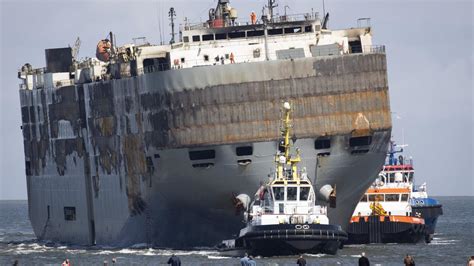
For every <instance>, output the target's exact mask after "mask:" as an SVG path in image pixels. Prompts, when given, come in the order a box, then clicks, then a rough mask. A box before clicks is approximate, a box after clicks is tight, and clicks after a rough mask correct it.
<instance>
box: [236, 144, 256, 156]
mask: <svg viewBox="0 0 474 266" xmlns="http://www.w3.org/2000/svg"><path fill="white" fill-rule="evenodd" d="M235 153H236V154H237V156H246V155H252V154H253V147H252V146H244V147H237V148H236V149H235Z"/></svg>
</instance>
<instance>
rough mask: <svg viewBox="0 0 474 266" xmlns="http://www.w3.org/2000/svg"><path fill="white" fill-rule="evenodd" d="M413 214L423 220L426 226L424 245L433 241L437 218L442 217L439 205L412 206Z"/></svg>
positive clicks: (441, 209)
mask: <svg viewBox="0 0 474 266" xmlns="http://www.w3.org/2000/svg"><path fill="white" fill-rule="evenodd" d="M412 210H413V213H416V214H417V215H419V216H420V217H421V218H423V219H425V226H426V235H425V241H426V243H430V242H431V240H433V236H434V233H435V229H436V223H437V222H438V217H439V216H440V215H443V208H442V205H441V204H436V205H428V206H412Z"/></svg>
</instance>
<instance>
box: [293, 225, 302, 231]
mask: <svg viewBox="0 0 474 266" xmlns="http://www.w3.org/2000/svg"><path fill="white" fill-rule="evenodd" d="M302 228H303V226H301V224H297V225H295V229H297V230H301V229H302Z"/></svg>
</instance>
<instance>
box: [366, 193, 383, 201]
mask: <svg viewBox="0 0 474 266" xmlns="http://www.w3.org/2000/svg"><path fill="white" fill-rule="evenodd" d="M369 201H372V202H373V201H383V194H371V195H369Z"/></svg>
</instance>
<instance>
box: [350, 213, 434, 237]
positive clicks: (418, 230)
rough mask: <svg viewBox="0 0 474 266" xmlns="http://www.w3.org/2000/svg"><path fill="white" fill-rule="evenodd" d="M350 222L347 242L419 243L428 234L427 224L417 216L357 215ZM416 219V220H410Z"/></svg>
mask: <svg viewBox="0 0 474 266" xmlns="http://www.w3.org/2000/svg"><path fill="white" fill-rule="evenodd" d="M356 218H359V219H358V221H354V219H353V221H352V222H351V223H350V225H349V228H348V236H349V240H348V241H347V242H346V243H345V244H375V243H418V242H420V241H422V240H423V239H424V237H425V235H426V225H425V224H424V223H422V222H419V221H418V220H422V219H419V218H415V217H403V218H407V219H406V220H407V221H404V220H403V219H390V218H391V217H389V216H369V217H356ZM408 220H414V221H416V222H409V221H408Z"/></svg>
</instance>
